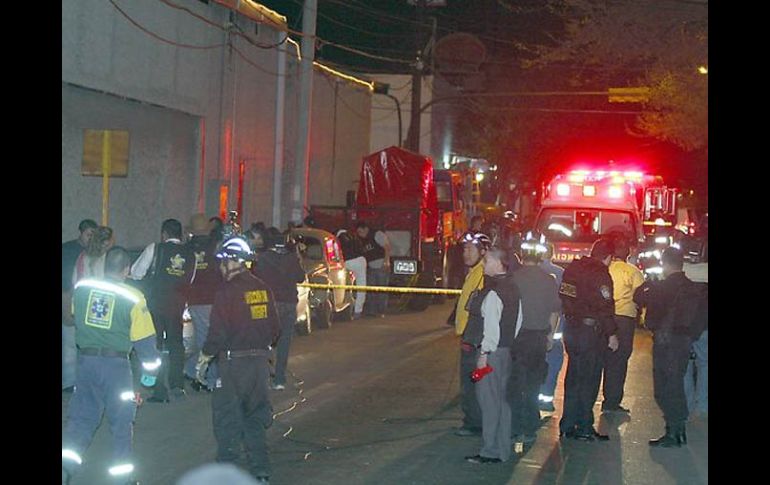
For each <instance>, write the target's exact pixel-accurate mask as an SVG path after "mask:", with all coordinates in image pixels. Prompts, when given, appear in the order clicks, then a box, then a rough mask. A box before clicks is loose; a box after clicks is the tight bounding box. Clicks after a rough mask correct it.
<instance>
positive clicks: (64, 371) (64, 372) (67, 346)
mask: <svg viewBox="0 0 770 485" xmlns="http://www.w3.org/2000/svg"><path fill="white" fill-rule="evenodd" d="M77 365H78V348H77V346H76V345H75V327H74V326H67V325H64V324H62V326H61V388H62V389H64V388H65V387H72V386H74V385H75V376H76V375H77Z"/></svg>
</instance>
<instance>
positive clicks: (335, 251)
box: [302, 236, 340, 263]
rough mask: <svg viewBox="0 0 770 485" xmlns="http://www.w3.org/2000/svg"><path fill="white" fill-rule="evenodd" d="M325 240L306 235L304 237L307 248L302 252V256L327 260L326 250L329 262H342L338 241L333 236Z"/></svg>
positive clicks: (319, 260) (320, 260) (314, 259)
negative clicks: (325, 256)
mask: <svg viewBox="0 0 770 485" xmlns="http://www.w3.org/2000/svg"><path fill="white" fill-rule="evenodd" d="M324 241H325V242H324V243H322V242H321V240H320V239H317V238H314V237H308V236H305V237H304V239H303V242H304V244H305V249H304V251H303V252H302V257H304V258H305V259H310V260H312V261H318V262H325V258H324V251H326V254H327V257H328V260H329V263H338V262H340V251H339V246H338V245H337V242H336V241H335V240H334V239H331V238H329V239H325V240H324ZM324 245H325V247H324Z"/></svg>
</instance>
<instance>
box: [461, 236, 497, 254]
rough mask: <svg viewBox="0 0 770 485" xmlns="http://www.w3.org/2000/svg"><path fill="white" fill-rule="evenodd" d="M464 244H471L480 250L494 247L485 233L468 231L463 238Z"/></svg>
mask: <svg viewBox="0 0 770 485" xmlns="http://www.w3.org/2000/svg"><path fill="white" fill-rule="evenodd" d="M462 243H463V244H466V243H470V244H474V245H476V246H478V247H479V249H485V250H486V249H489V248H490V247H491V246H492V240H491V239H489V236H487V235H486V234H484V233H483V232H476V231H468V232H466V233H465V234H464V235H463V237H462Z"/></svg>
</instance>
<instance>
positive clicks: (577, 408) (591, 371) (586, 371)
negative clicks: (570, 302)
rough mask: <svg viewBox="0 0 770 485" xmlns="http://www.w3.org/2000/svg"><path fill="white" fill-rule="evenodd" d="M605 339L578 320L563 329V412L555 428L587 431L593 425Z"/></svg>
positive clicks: (596, 327) (595, 327)
mask: <svg viewBox="0 0 770 485" xmlns="http://www.w3.org/2000/svg"><path fill="white" fill-rule="evenodd" d="M605 342H606V338H604V337H603V336H602V334H601V332H600V330H599V326H598V324H597V325H594V326H588V325H585V324H583V323H581V322H579V321H576V322H567V324H566V325H565V326H564V345H565V347H566V349H567V355H568V356H569V359H568V360H567V375H566V376H565V378H564V411H563V413H562V418H561V421H560V422H559V429H560V430H561V431H562V432H567V431H570V430H572V429H573V428H577V431H578V432H589V431H590V430H591V429H592V427H593V424H594V411H593V407H594V402H596V397H597V395H598V394H599V384H600V382H601V377H602V366H601V359H602V351H603V350H604V349H603V348H604V346H605V345H606V344H605Z"/></svg>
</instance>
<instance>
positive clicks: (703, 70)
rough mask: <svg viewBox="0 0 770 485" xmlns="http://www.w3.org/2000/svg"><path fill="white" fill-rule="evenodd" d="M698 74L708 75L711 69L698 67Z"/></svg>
mask: <svg viewBox="0 0 770 485" xmlns="http://www.w3.org/2000/svg"><path fill="white" fill-rule="evenodd" d="M698 72H699V73H701V74H708V73H709V68H708V67H706V66H698Z"/></svg>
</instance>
